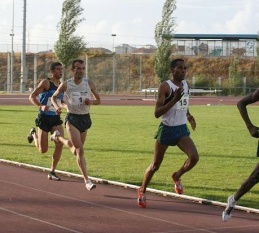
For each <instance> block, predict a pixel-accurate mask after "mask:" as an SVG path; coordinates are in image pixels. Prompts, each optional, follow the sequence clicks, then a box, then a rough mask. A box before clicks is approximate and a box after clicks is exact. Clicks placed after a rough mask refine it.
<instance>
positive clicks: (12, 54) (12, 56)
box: [8, 0, 14, 92]
mask: <svg viewBox="0 0 259 233" xmlns="http://www.w3.org/2000/svg"><path fill="white" fill-rule="evenodd" d="M10 36H11V38H12V46H11V50H12V51H11V77H10V82H9V87H8V90H9V91H10V92H13V63H14V61H13V59H14V52H13V37H14V0H13V18H12V30H11V34H10Z"/></svg>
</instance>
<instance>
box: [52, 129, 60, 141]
mask: <svg viewBox="0 0 259 233" xmlns="http://www.w3.org/2000/svg"><path fill="white" fill-rule="evenodd" d="M59 135H60V132H59V131H58V130H55V131H54V132H53V134H51V135H50V140H51V141H55V142H56V141H57V140H58V136H59Z"/></svg>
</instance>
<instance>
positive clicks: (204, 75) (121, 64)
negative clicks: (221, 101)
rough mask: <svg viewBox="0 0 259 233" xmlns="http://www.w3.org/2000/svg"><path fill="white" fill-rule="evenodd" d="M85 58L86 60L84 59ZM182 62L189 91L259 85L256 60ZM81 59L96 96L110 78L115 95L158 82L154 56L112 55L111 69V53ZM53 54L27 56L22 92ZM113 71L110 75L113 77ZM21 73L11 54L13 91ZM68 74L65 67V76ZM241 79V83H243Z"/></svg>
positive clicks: (3, 80)
mask: <svg viewBox="0 0 259 233" xmlns="http://www.w3.org/2000/svg"><path fill="white" fill-rule="evenodd" d="M86 57H88V59H87V58H86ZM182 58H184V59H185V61H186V64H187V67H188V71H187V75H186V79H187V81H188V82H189V83H190V84H191V86H192V87H193V88H203V89H219V88H220V89H222V90H223V92H222V94H224V95H242V94H245V93H243V92H244V88H245V89H246V93H247V92H249V91H251V90H254V89H255V88H256V87H258V86H259V63H258V59H257V58H245V57H215V58H212V57H204V56H199V57H198V56H196V57H182ZM81 59H84V60H86V59H87V73H88V77H89V78H91V79H93V80H94V81H95V83H96V86H97V88H98V90H99V92H100V93H107V94H109V93H112V87H113V81H114V80H113V77H115V92H116V93H118V94H120V93H128V94H136V92H137V91H139V90H141V89H144V88H154V87H157V86H158V85H159V80H158V77H157V75H156V74H155V70H154V55H136V54H135V55H133V54H132V55H131V54H128V55H116V57H115V67H113V56H112V54H105V53H91V54H88V56H86V55H84V56H82V57H81ZM56 60H57V59H56V56H55V54H54V53H53V52H44V53H38V54H37V57H36V61H37V63H36V67H37V69H36V70H35V69H34V67H35V64H34V61H35V54H27V56H26V64H27V68H28V80H27V83H26V89H27V90H28V89H29V88H33V87H34V77H35V76H36V78H37V83H38V82H39V81H40V80H42V79H44V78H46V77H48V75H49V66H50V64H51V62H52V61H56ZM7 64H8V54H7V53H0V91H1V92H5V91H6V90H7V88H6V86H7V76H8V65H7ZM113 72H114V76H113ZM20 73H21V54H15V57H14V66H13V90H14V91H19V88H20ZM70 75H71V72H70V67H68V68H67V77H69V76H70ZM244 80H245V82H244Z"/></svg>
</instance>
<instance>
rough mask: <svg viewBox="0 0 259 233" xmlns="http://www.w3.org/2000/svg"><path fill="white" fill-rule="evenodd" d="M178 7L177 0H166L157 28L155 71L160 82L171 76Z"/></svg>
mask: <svg viewBox="0 0 259 233" xmlns="http://www.w3.org/2000/svg"><path fill="white" fill-rule="evenodd" d="M175 9H176V5H175V0H166V2H165V4H164V7H163V14H162V21H161V22H159V23H157V25H156V28H155V40H156V43H157V51H156V54H155V61H154V63H155V71H156V74H157V76H158V78H159V81H160V82H163V81H164V80H167V79H169V77H170V69H169V64H170V57H171V55H172V52H173V50H172V49H173V46H172V39H173V33H174V18H173V17H172V13H173V11H174V10H175Z"/></svg>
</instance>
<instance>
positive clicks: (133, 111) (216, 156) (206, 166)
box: [0, 106, 259, 208]
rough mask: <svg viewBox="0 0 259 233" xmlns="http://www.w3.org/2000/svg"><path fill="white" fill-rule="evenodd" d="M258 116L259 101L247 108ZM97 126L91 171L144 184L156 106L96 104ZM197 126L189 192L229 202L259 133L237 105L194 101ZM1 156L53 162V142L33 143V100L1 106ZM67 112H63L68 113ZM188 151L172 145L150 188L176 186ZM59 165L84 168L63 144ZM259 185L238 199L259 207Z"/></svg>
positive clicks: (90, 143) (89, 144)
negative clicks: (175, 175) (44, 147)
mask: <svg viewBox="0 0 259 233" xmlns="http://www.w3.org/2000/svg"><path fill="white" fill-rule="evenodd" d="M248 110H249V113H250V116H251V119H252V121H253V122H254V123H255V124H259V122H258V121H256V119H258V118H256V116H257V115H258V111H259V109H258V107H256V106H250V107H249V108H248ZM91 111H92V114H91V117H92V120H93V126H92V128H91V129H90V130H89V132H88V138H87V141H86V143H85V151H86V159H87V164H88V173H89V175H90V176H93V177H98V178H103V179H108V180H114V181H119V182H125V183H129V184H134V185H140V184H141V182H142V178H143V173H144V171H145V169H146V167H147V166H148V165H149V163H150V162H151V160H152V158H153V148H154V139H153V135H154V133H155V131H156V129H157V126H158V124H159V123H160V119H155V117H154V115H153V111H154V107H152V106H123V107H122V106H93V107H92V109H91ZM190 111H191V113H192V114H193V115H194V117H195V118H196V122H197V129H196V130H195V131H194V132H192V133H191V137H192V138H193V140H194V142H195V143H196V145H197V148H198V151H199V154H200V161H199V163H198V164H197V166H196V167H195V168H194V169H193V170H191V171H190V172H188V173H186V174H185V175H184V176H183V177H182V181H183V184H184V186H185V194H186V195H190V196H195V197H200V198H206V199H210V200H214V201H222V202H225V201H226V198H227V196H229V195H230V194H232V193H233V192H235V191H236V189H237V188H238V187H239V186H240V184H241V183H242V182H243V181H244V179H245V178H246V177H247V176H248V175H249V174H250V172H251V171H252V169H253V168H254V167H255V165H256V163H257V162H258V158H257V157H256V147H257V139H254V138H252V137H251V136H250V135H249V133H248V131H247V129H246V127H245V125H244V123H243V121H242V119H241V117H240V115H239V112H238V110H237V108H236V107H235V106H191V107H190ZM0 114H1V115H0V125H1V134H0V135H1V147H0V154H1V158H2V159H8V160H13V161H18V162H22V163H28V164H34V165H38V166H43V167H47V168H49V167H50V163H51V154H52V152H53V148H54V144H53V142H49V143H50V147H49V151H48V152H47V153H46V154H44V155H42V154H40V153H39V152H38V151H37V150H36V148H35V147H34V146H33V144H28V142H27V135H28V132H29V129H30V128H31V127H32V126H34V119H35V117H36V115H37V110H36V108H35V107H34V106H0ZM64 116H65V114H64V113H63V115H62V117H63V118H64ZM185 159H186V156H185V155H184V154H183V153H182V152H181V151H180V150H179V149H178V148H177V147H170V148H169V149H168V151H167V153H166V155H165V159H164V162H163V164H162V166H161V168H160V170H159V171H158V172H157V173H156V174H155V176H154V177H153V179H152V181H151V183H150V185H149V188H155V189H159V190H165V191H172V192H173V185H172V180H171V174H172V172H173V171H176V170H177V169H178V168H179V167H180V166H181V165H182V164H183V162H184V161H185ZM58 169H59V170H64V171H68V172H74V173H78V174H80V173H79V170H78V167H77V165H76V160H75V157H74V156H73V155H72V154H71V153H70V152H69V150H68V149H67V148H64V150H63V155H62V158H61V161H60V163H59V166H58ZM258 194H259V187H258V186H255V187H254V188H253V189H252V190H251V191H250V192H249V193H247V194H246V195H245V196H244V197H243V198H242V199H241V200H240V201H239V203H238V204H239V205H243V206H247V207H253V208H259V203H258V201H257V198H258Z"/></svg>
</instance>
